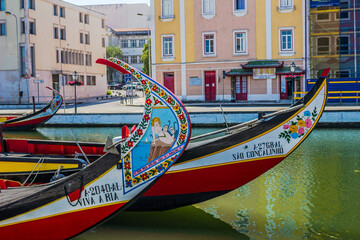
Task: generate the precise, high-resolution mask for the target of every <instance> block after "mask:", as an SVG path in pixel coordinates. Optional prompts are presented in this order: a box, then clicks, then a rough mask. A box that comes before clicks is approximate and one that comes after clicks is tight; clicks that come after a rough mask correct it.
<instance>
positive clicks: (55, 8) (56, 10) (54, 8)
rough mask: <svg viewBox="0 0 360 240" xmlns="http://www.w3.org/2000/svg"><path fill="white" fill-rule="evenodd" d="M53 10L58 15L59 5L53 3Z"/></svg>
mask: <svg viewBox="0 0 360 240" xmlns="http://www.w3.org/2000/svg"><path fill="white" fill-rule="evenodd" d="M53 12H54V16H57V15H58V6H57V5H53Z"/></svg>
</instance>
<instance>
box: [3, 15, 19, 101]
mask: <svg viewBox="0 0 360 240" xmlns="http://www.w3.org/2000/svg"><path fill="white" fill-rule="evenodd" d="M5 14H6V15H7V16H14V17H15V26H16V55H17V61H16V62H17V68H18V74H19V82H18V92H19V103H20V100H21V96H20V79H21V67H20V61H19V59H20V51H19V31H18V18H17V16H16V15H15V14H13V13H11V12H9V11H6V12H5Z"/></svg>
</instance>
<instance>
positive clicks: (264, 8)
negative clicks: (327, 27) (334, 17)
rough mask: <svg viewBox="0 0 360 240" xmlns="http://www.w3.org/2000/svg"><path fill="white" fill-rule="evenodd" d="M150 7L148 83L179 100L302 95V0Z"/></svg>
mask: <svg viewBox="0 0 360 240" xmlns="http://www.w3.org/2000/svg"><path fill="white" fill-rule="evenodd" d="M150 6H151V14H152V39H153V44H152V45H153V46H152V63H153V65H152V66H153V67H152V72H153V77H155V78H156V80H157V81H159V82H161V83H163V84H164V85H165V86H166V87H167V88H168V89H169V90H171V91H173V92H174V93H175V94H176V95H177V96H179V97H181V98H182V100H188V101H216V100H217V101H220V100H224V101H238V100H247V101H263V100H265V101H280V100H282V99H290V98H291V97H292V92H293V91H295V90H298V91H300V90H303V89H304V79H305V76H304V77H303V76H302V75H303V74H304V73H305V71H304V69H305V68H306V64H307V63H306V62H305V56H306V52H305V42H306V39H305V31H304V29H305V20H304V19H305V0H255V1H251V0H230V1H220V0H186V1H185V0H152V1H151V5H150ZM292 62H294V64H295V68H294V70H295V71H294V73H293V75H295V76H298V77H297V78H295V79H296V80H294V78H289V75H291V72H290V64H291V63H292Z"/></svg>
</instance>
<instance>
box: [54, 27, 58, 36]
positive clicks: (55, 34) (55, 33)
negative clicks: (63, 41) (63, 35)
mask: <svg viewBox="0 0 360 240" xmlns="http://www.w3.org/2000/svg"><path fill="white" fill-rule="evenodd" d="M54 38H55V39H59V28H58V27H54Z"/></svg>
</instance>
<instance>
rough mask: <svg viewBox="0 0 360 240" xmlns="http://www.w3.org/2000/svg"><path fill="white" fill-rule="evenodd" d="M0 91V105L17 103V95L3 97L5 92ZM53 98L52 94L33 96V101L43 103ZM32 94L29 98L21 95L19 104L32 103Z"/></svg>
mask: <svg viewBox="0 0 360 240" xmlns="http://www.w3.org/2000/svg"><path fill="white" fill-rule="evenodd" d="M2 93H3V92H0V105H4V104H19V96H14V97H4V95H6V94H5V93H3V94H2ZM52 98H53V96H52V95H49V96H39V97H38V96H35V103H36V104H39V103H40V104H44V103H47V102H49V101H50V100H51V99H52ZM32 101H33V100H32V96H30V97H29V98H28V97H27V96H23V97H21V104H32Z"/></svg>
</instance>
